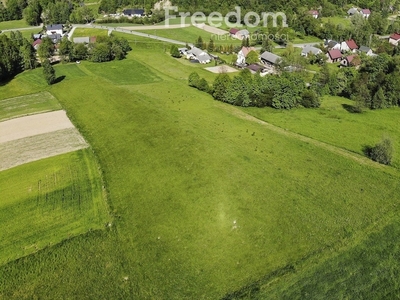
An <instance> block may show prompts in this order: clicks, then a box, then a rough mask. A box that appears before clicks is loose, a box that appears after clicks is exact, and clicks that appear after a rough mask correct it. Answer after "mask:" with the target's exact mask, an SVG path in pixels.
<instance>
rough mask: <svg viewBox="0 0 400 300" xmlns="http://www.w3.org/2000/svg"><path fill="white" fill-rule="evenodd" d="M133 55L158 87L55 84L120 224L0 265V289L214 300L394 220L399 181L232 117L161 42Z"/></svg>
mask: <svg viewBox="0 0 400 300" xmlns="http://www.w3.org/2000/svg"><path fill="white" fill-rule="evenodd" d="M149 58H151V59H149ZM129 60H134V61H135V60H136V61H137V62H138V63H140V64H141V65H142V66H145V67H146V68H148V72H149V73H150V74H151V73H156V74H157V76H158V77H159V78H161V79H162V81H159V82H155V83H152V82H146V84H143V78H142V74H141V72H136V73H135V72H134V73H131V75H130V76H129V77H131V84H130V85H127V84H123V85H115V84H114V82H115V83H118V82H121V81H122V79H123V78H124V77H125V75H124V72H118V73H117V72H115V73H113V75H112V77H113V79H111V80H110V78H105V77H104V75H102V76H97V75H96V73H94V72H93V74H92V75H91V76H90V77H89V76H83V77H79V78H73V76H71V78H69V79H68V80H67V77H66V80H63V81H61V82H60V83H58V84H56V85H54V86H52V87H51V88H50V91H51V93H53V94H54V95H55V96H56V97H57V98H58V99H59V100H60V102H61V104H62V105H63V107H65V109H66V110H67V111H68V113H69V115H70V117H71V118H72V120H73V122H74V124H76V125H77V126H78V127H79V129H80V130H81V132H82V133H83V135H84V136H85V138H86V139H87V140H88V141H89V142H90V144H91V145H92V146H93V149H94V151H95V153H96V156H97V157H98V158H99V161H100V164H101V166H102V170H103V173H104V178H105V182H106V187H107V190H108V194H109V199H110V203H111V206H112V212H113V214H114V215H115V223H114V224H113V226H112V227H111V228H110V229H109V230H107V231H95V232H91V233H88V234H86V235H83V236H79V237H77V238H74V239H70V240H68V241H65V242H64V243H62V244H60V245H57V246H55V247H51V248H47V249H45V250H44V251H41V252H38V253H36V254H35V255H33V256H31V257H26V258H23V259H20V260H18V261H14V262H10V263H9V264H7V265H5V266H3V267H1V268H0V296H3V297H4V298H7V299H9V298H15V299H20V298H33V297H37V298H43V299H50V298H51V299H54V298H76V297H82V295H84V297H86V298H91V299H94V298H125V299H126V298H151V299H185V298H191V299H199V298H205V299H216V298H221V297H223V296H224V295H229V294H230V293H231V292H234V291H237V290H240V289H241V288H242V287H243V286H248V285H249V284H251V283H252V282H257V281H258V280H259V279H260V278H263V277H265V276H268V277H269V278H271V279H272V280H279V278H281V275H282V272H279V270H291V269H293V266H297V267H298V268H300V269H299V270H298V272H300V271H302V270H306V269H307V268H308V267H310V266H313V265H315V264H319V263H323V262H324V261H325V260H328V259H333V258H334V257H335V256H336V255H337V254H338V253H339V252H340V251H341V250H342V249H344V248H349V249H350V248H351V247H353V246H357V245H358V244H359V243H360V242H361V241H363V240H365V239H367V238H368V235H369V234H372V233H373V232H374V231H375V229H374V228H376V226H383V225H385V224H388V223H390V222H391V220H392V218H393V217H394V216H395V215H398V213H399V211H398V205H397V204H398V201H399V194H400V186H399V185H398V175H396V174H395V175H389V174H387V173H385V172H381V171H380V169H379V168H374V167H372V166H364V165H360V164H359V163H357V161H355V160H353V159H348V158H345V157H342V156H340V155H337V154H336V153H334V152H331V151H327V150H324V149H322V148H320V147H317V146H315V145H313V144H310V143H306V142H303V141H300V140H297V139H292V138H291V137H290V136H287V135H284V134H280V133H277V132H274V131H270V130H268V129H267V128H265V127H264V126H262V125H261V124H258V123H256V122H253V121H249V120H245V119H241V118H238V117H237V114H236V113H235V112H237V113H238V112H239V111H238V110H237V109H236V108H232V107H229V109H226V108H227V106H226V105H225V104H223V103H220V102H216V101H214V100H213V99H212V98H211V97H210V96H209V95H207V94H205V93H201V92H199V91H197V90H195V89H192V88H189V87H187V81H186V78H187V76H188V74H189V73H191V72H192V71H193V70H194V69H196V67H191V66H189V65H184V64H182V63H180V62H179V61H177V60H175V59H173V58H171V57H170V56H169V54H167V53H165V52H164V49H163V48H162V47H157V46H154V45H152V46H150V47H144V46H143V45H142V44H140V45H137V46H136V48H135V49H134V50H133V51H132V53H131V54H130V55H129V57H128V60H127V61H126V63H128V61H129ZM161 63H162V64H161ZM111 64H113V63H111ZM116 64H117V63H116ZM160 66H162V67H160ZM63 67H64V66H62V65H60V66H59V67H58V69H57V72H59V73H58V74H59V75H62V72H63ZM91 67H92V65H91V64H87V63H83V64H80V65H79V69H81V70H82V71H83V72H88V70H90V68H91ZM196 70H199V73H201V76H203V75H205V74H208V72H206V71H203V70H201V69H196ZM89 72H90V71H89ZM127 72H129V71H127ZM27 74H29V73H24V74H21V75H19V76H17V78H16V79H15V82H16V83H11V84H17V83H20V82H23V81H24V77H25V76H28V75H27ZM31 74H32V73H31ZM29 76H30V75H29ZM208 76H210V77H209V78H211V76H214V75H211V74H209V75H208ZM182 79H184V80H182ZM43 86H44V85H43ZM10 91H13V90H12V89H11V88H10ZM82 91H85V92H84V93H82ZM297 112H299V113H301V111H300V110H299V111H297ZM295 113H296V111H294V112H293V114H294V117H293V118H295V117H296V114H295ZM354 124H357V121H356V120H355V121H354ZM350 125H352V123H350ZM355 126H356V125H355ZM234 221H236V223H234ZM366 251H369V250H368V248H366ZM384 251H386V250H384ZM370 253H373V251H372V252H370ZM349 255H352V254H351V253H350V252H349ZM393 263H397V261H393ZM332 268H335V265H332ZM313 276H318V273H316V274H315V275H313ZM314 278H317V277H314ZM298 279H299V280H301V277H300V276H299V277H298ZM364 282H365V283H366V284H367V283H368V278H367V277H365V278H364ZM331 284H333V283H331ZM332 286H333V285H332ZM319 295H320V297H324V296H325V295H324V294H322V293H321V294H319ZM346 295H347V296H349V297H351V295H352V294H351V290H347V291H346Z"/></svg>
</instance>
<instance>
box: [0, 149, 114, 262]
mask: <svg viewBox="0 0 400 300" xmlns="http://www.w3.org/2000/svg"><path fill="white" fill-rule="evenodd" d="M21 174H23V176H21ZM0 186H1V187H2V188H1V194H2V201H1V202H0V216H1V220H2V230H1V233H0V250H1V251H0V264H4V263H5V262H7V261H10V260H13V259H16V258H19V257H21V256H25V255H28V254H30V253H33V252H36V251H38V250H40V249H42V248H44V247H47V246H49V245H52V244H55V243H58V242H60V241H62V240H64V239H67V238H70V237H72V236H75V235H77V234H81V233H85V232H87V231H88V230H92V229H93V230H94V229H99V228H104V227H105V223H106V222H108V221H109V217H108V216H107V208H106V207H105V202H104V199H103V194H102V193H103V192H102V188H101V177H100V173H99V171H98V169H97V165H96V164H95V163H94V158H93V154H92V153H91V152H90V150H87V149H86V150H80V151H77V152H72V153H68V154H63V155H59V156H56V157H52V158H47V159H44V160H41V161H37V162H32V163H29V164H25V165H21V166H19V167H15V168H12V169H9V170H6V171H2V172H0Z"/></svg>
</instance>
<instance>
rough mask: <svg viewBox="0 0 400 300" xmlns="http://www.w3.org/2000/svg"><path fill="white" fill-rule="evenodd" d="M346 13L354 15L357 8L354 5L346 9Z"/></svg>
mask: <svg viewBox="0 0 400 300" xmlns="http://www.w3.org/2000/svg"><path fill="white" fill-rule="evenodd" d="M347 14H348V15H349V16H354V15H356V14H358V9H357V8H356V7H352V8H350V9H349V10H348V11H347Z"/></svg>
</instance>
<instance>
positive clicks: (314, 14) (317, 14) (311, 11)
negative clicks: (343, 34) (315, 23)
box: [308, 10, 319, 19]
mask: <svg viewBox="0 0 400 300" xmlns="http://www.w3.org/2000/svg"><path fill="white" fill-rule="evenodd" d="M308 13H309V14H310V15H311V16H312V17H313V18H314V19H318V16H319V12H318V10H310V11H309V12H308Z"/></svg>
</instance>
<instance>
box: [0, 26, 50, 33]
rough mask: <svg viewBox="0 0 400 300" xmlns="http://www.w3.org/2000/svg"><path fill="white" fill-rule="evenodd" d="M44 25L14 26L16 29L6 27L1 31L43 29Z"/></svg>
mask: <svg viewBox="0 0 400 300" xmlns="http://www.w3.org/2000/svg"><path fill="white" fill-rule="evenodd" d="M42 28H43V26H31V27H24V28H14V29H4V30H0V32H7V31H17V30H18V31H23V30H31V29H42Z"/></svg>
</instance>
